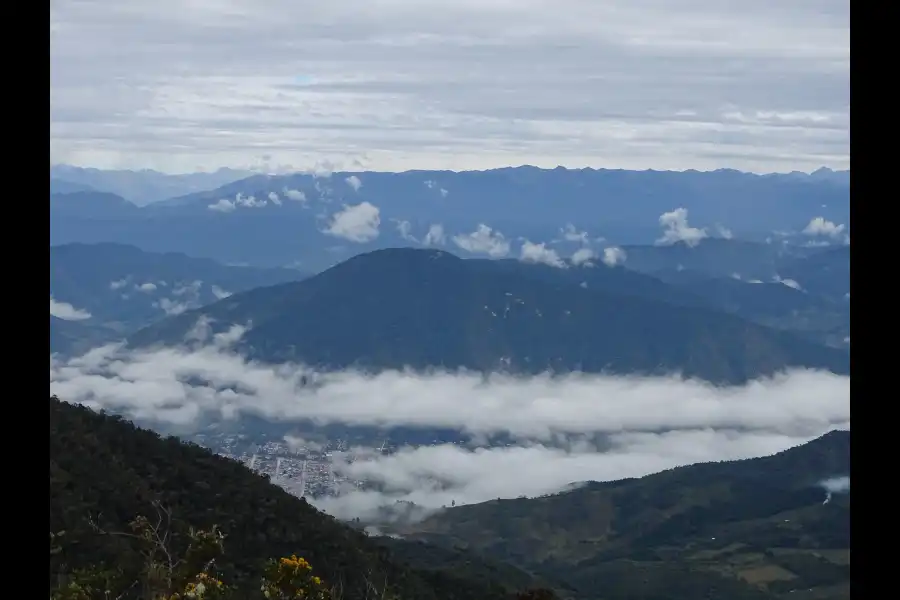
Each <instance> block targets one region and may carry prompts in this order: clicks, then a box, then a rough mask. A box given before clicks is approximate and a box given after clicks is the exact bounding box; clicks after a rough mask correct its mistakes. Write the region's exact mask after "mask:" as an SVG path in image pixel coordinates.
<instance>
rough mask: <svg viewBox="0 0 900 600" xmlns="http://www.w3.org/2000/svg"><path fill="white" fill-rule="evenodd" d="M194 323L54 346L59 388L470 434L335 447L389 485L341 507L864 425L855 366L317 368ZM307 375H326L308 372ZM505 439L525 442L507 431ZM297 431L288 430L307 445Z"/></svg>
mask: <svg viewBox="0 0 900 600" xmlns="http://www.w3.org/2000/svg"><path fill="white" fill-rule="evenodd" d="M195 329H196V331H194V332H192V334H191V337H192V339H195V340H197V341H198V343H197V344H195V345H194V346H192V347H190V348H189V347H187V346H185V347H181V348H167V349H152V350H127V349H124V348H122V347H119V346H115V345H113V346H106V347H103V348H98V349H95V350H92V351H90V352H88V353H87V354H85V355H83V356H80V357H77V358H70V359H65V360H63V359H57V358H54V357H51V359H50V393H51V394H56V395H58V396H59V397H60V398H62V399H64V400H66V401H70V402H78V403H84V404H86V405H87V406H90V407H92V408H94V409H100V408H104V409H107V410H110V411H112V412H115V413H119V414H123V415H125V416H126V417H128V418H132V419H137V420H139V422H143V423H148V422H152V423H155V424H156V425H157V426H160V425H167V426H171V427H176V428H179V429H180V430H181V431H189V430H190V428H191V427H193V426H196V425H197V424H198V423H201V422H204V421H206V420H207V419H210V418H212V419H215V420H220V419H226V420H227V419H234V418H236V417H238V416H239V415H246V414H253V415H256V416H257V417H261V418H263V419H265V420H267V421H269V422H272V423H281V424H290V423H291V422H297V421H299V420H301V419H310V420H312V421H313V422H315V423H318V424H347V425H356V426H378V427H383V428H391V427H397V426H403V427H419V428H444V429H452V430H456V431H460V432H461V433H463V434H464V436H465V437H466V438H467V439H468V443H467V444H465V445H454V444H440V445H433V446H412V445H408V446H402V447H400V448H398V449H397V451H396V452H395V453H393V454H391V455H388V456H384V455H381V454H380V453H376V452H373V451H372V450H371V449H359V448H356V449H351V451H350V452H348V453H347V454H345V455H338V456H335V458H334V464H335V467H336V469H337V470H338V472H340V473H343V474H344V475H346V476H348V477H351V478H353V479H358V478H364V479H367V480H370V481H377V482H380V483H381V484H382V486H383V489H382V491H381V492H379V493H375V492H371V493H370V492H360V491H358V490H352V491H350V493H347V494H345V495H342V496H340V497H339V498H337V499H324V500H320V501H319V506H320V508H322V509H324V510H326V511H327V512H330V513H331V514H333V515H335V516H337V517H340V518H353V517H361V518H362V517H366V516H372V515H373V514H375V512H376V511H377V510H378V509H379V507H383V506H392V505H394V504H395V502H396V501H397V500H407V501H411V502H415V503H416V504H418V505H420V506H421V507H423V508H424V509H426V510H430V509H438V508H440V507H441V506H443V505H446V504H450V503H451V502H456V503H457V504H467V503H474V502H482V501H487V500H491V499H494V498H515V497H518V496H521V495H528V496H534V495H541V494H546V493H554V492H558V491H560V490H562V489H565V488H566V487H567V486H568V485H569V484H571V483H573V482H579V481H587V480H598V481H605V480H614V479H621V478H624V477H640V476H643V475H647V474H650V473H654V472H658V471H661V470H664V469H669V468H673V467H676V466H680V465H685V464H692V463H696V462H706V461H713V460H716V461H717V460H730V459H739V458H749V457H754V456H764V455H768V454H773V453H775V452H779V451H781V450H785V449H787V448H790V447H792V446H796V445H799V444H802V443H805V442H807V441H809V440H811V439H814V438H816V437H818V436H820V435H822V434H824V433H826V432H828V431H830V430H833V429H849V428H850V378H849V377H844V376H838V375H834V374H831V373H825V372H816V371H805V370H799V371H794V372H790V373H785V374H782V375H779V376H778V377H774V378H766V379H761V380H757V381H753V382H750V383H748V384H746V385H743V386H738V387H715V386H712V385H710V384H707V383H704V382H700V381H691V380H687V381H686V380H682V379H680V378H677V377H634V376H620V377H612V376H598V375H586V374H573V375H571V376H560V377H555V378H550V377H540V376H536V377H519V376H512V375H500V374H495V375H492V376H491V377H490V378H488V379H486V380H485V379H483V378H482V377H481V376H478V375H474V374H466V373H454V372H441V371H432V372H419V373H417V372H411V371H405V372H401V371H386V372H383V373H379V374H377V375H372V374H368V375H367V374H363V373H359V372H354V371H339V372H332V373H318V374H313V373H312V372H311V371H310V370H309V369H307V368H304V367H303V366H301V365H266V364H261V363H254V362H249V361H247V360H246V359H244V358H242V357H240V356H238V355H237V354H236V353H234V352H233V351H232V350H231V348H233V345H234V343H235V342H236V341H237V340H239V339H240V336H241V335H242V334H243V333H244V330H243V328H240V327H235V328H232V329H231V330H229V331H227V332H223V333H220V334H216V336H214V337H213V338H212V339H210V338H209V331H208V328H204V327H201V324H200V323H199V322H198V326H197V327H196V328H195ZM304 376H307V377H313V378H314V380H315V382H316V385H315V386H308V385H306V386H302V385H300V382H301V380H302V378H303V377H304ZM497 436H505V437H506V439H508V440H511V441H512V442H513V445H510V446H507V445H504V444H498V443H497V440H498V439H499V438H498V437H497ZM598 436H600V437H601V438H602V440H603V441H602V442H601V441H598ZM295 437H296V436H291V435H288V436H286V440H285V441H288V442H290V443H292V444H300V445H303V444H302V441H298V440H297V439H295ZM523 472H524V473H528V476H527V477H522V476H521V473H523ZM834 475H835V476H840V475H845V474H842V473H836V474H834Z"/></svg>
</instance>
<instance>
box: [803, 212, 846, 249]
mask: <svg viewBox="0 0 900 600" xmlns="http://www.w3.org/2000/svg"><path fill="white" fill-rule="evenodd" d="M844 229H845V228H844V226H843V225H836V224H835V223H833V222H831V221H828V220H827V219H825V217H815V218H813V219H812V220H811V221H810V222H809V224H808V225H807V226H806V227H805V228H804V229H803V233H804V234H805V235H810V236H825V237H831V238H839V237H841V234H842V233H844ZM847 243H848V244H849V243H850V241H849V237H848V238H847Z"/></svg>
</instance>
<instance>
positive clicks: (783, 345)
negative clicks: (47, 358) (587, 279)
mask: <svg viewBox="0 0 900 600" xmlns="http://www.w3.org/2000/svg"><path fill="white" fill-rule="evenodd" d="M604 268H605V267H604ZM201 317H204V318H206V319H208V320H209V321H210V322H211V323H212V326H213V328H214V331H224V330H225V329H227V328H228V327H229V326H230V325H232V324H237V325H246V324H248V323H251V322H252V328H251V329H250V330H249V331H248V332H247V333H246V334H245V335H244V337H243V338H242V339H241V341H240V343H239V346H238V347H239V349H240V350H241V351H243V352H244V353H246V354H247V355H248V356H249V357H251V358H254V359H259V360H263V361H270V362H284V361H301V362H305V363H307V364H310V365H313V366H316V367H320V368H344V367H354V366H355V367H364V368H370V369H376V370H378V369H383V368H395V369H396V368H403V367H412V368H428V367H442V368H448V369H457V368H468V369H475V370H487V371H494V370H511V371H520V372H531V373H536V372H543V371H546V370H551V371H562V372H565V371H573V370H583V371H587V372H612V373H645V374H649V373H669V372H672V371H676V372H681V373H683V374H685V375H687V376H698V377H702V378H704V379H708V380H711V381H717V382H742V381H746V380H747V379H752V378H755V377H758V376H760V375H767V374H771V373H773V372H775V371H778V370H781V369H784V368H786V367H791V366H795V367H811V368H824V369H829V370H833V371H835V372H839V373H846V372H847V369H848V367H849V356H848V354H847V353H846V352H843V351H839V350H834V349H830V348H825V347H823V346H819V345H816V344H813V343H810V342H806V341H804V340H800V339H797V338H794V337H792V336H790V335H787V334H784V333H781V332H777V331H774V330H770V329H766V328H764V327H761V326H759V325H755V324H752V323H749V322H747V321H743V320H741V319H738V318H735V317H733V316H730V315H726V314H723V313H719V312H715V311H712V310H709V309H704V308H693V307H687V306H680V305H676V304H667V303H665V302H661V301H659V300H652V299H648V298H646V297H640V296H639V295H633V294H632V295H628V294H627V293H625V294H623V293H622V290H621V288H620V290H619V292H618V293H615V292H609V291H603V290H597V289H592V288H591V287H588V288H587V289H585V288H584V287H582V286H580V285H577V284H575V283H574V282H572V281H566V280H565V279H559V280H556V281H553V280H550V279H547V275H546V273H544V274H543V275H541V276H538V275H536V272H535V271H534V270H531V269H530V268H529V265H524V264H521V263H512V262H508V263H496V262H492V261H477V260H475V261H473V260H463V259H460V258H458V257H456V256H454V255H452V254H449V253H447V252H442V251H434V250H430V251H429V250H416V249H402V248H398V249H390V250H380V251H376V252H372V253H369V254H363V255H359V256H357V257H355V258H353V259H350V260H348V261H346V262H344V263H342V264H340V265H338V266H336V267H334V268H332V269H329V270H327V271H325V272H323V273H320V274H319V275H316V276H314V277H311V278H309V279H307V280H304V281H302V282H298V283H289V284H284V285H278V286H273V287H269V288H260V289H255V290H251V291H249V292H246V293H243V294H239V295H235V296H233V297H230V298H228V299H226V300H224V301H220V302H217V303H215V304H212V305H210V306H206V307H203V308H201V309H198V310H194V311H190V312H186V313H184V314H182V315H178V316H175V317H172V318H169V319H166V320H164V321H161V322H160V323H158V324H155V325H152V326H150V327H148V328H146V329H143V330H141V331H139V332H137V333H135V334H134V335H133V336H131V337H130V338H129V340H130V344H131V345H133V346H149V345H154V344H169V345H172V344H174V345H178V344H181V343H183V340H184V339H185V335H186V334H187V332H188V331H190V330H191V329H192V328H193V327H194V325H195V324H196V323H197V321H198V319H199V318H201Z"/></svg>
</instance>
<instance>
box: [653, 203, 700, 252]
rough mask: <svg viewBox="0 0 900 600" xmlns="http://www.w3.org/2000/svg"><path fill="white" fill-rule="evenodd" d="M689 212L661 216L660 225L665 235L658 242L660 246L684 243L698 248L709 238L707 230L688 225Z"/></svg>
mask: <svg viewBox="0 0 900 600" xmlns="http://www.w3.org/2000/svg"><path fill="white" fill-rule="evenodd" d="M687 217H688V211H687V209H686V208H676V209H675V210H673V211H671V212H667V213H663V214H661V215H660V216H659V224H660V226H661V227H662V228H663V235H662V237H661V238H659V239H658V240H656V243H657V244H659V245H669V244H675V243H677V242H684V243H685V244H687V245H688V246H696V245H697V244H699V243H700V240H703V239H705V238H706V237H708V234H707V233H706V230H705V229H697V228H696V227H691V226H690V225H688V221H687Z"/></svg>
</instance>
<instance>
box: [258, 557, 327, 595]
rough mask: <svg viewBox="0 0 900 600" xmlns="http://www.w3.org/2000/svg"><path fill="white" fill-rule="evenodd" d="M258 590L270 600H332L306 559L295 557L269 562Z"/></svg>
mask: <svg viewBox="0 0 900 600" xmlns="http://www.w3.org/2000/svg"><path fill="white" fill-rule="evenodd" d="M260 589H261V591H262V593H263V596H265V597H266V598H269V599H270V600H287V599H288V598H291V599H293V598H303V599H304V600H332V598H331V592H330V591H329V590H328V588H327V587H325V584H324V583H323V582H322V580H321V579H320V578H319V577H317V576H315V575H313V572H312V567H311V566H310V564H309V563H308V562H306V559H304V558H298V557H297V556H295V555H293V556H291V557H289V558H282V559H280V560H273V561H269V564H268V565H267V566H266V570H265V574H264V575H263V582H262V587H261V588H260Z"/></svg>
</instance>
